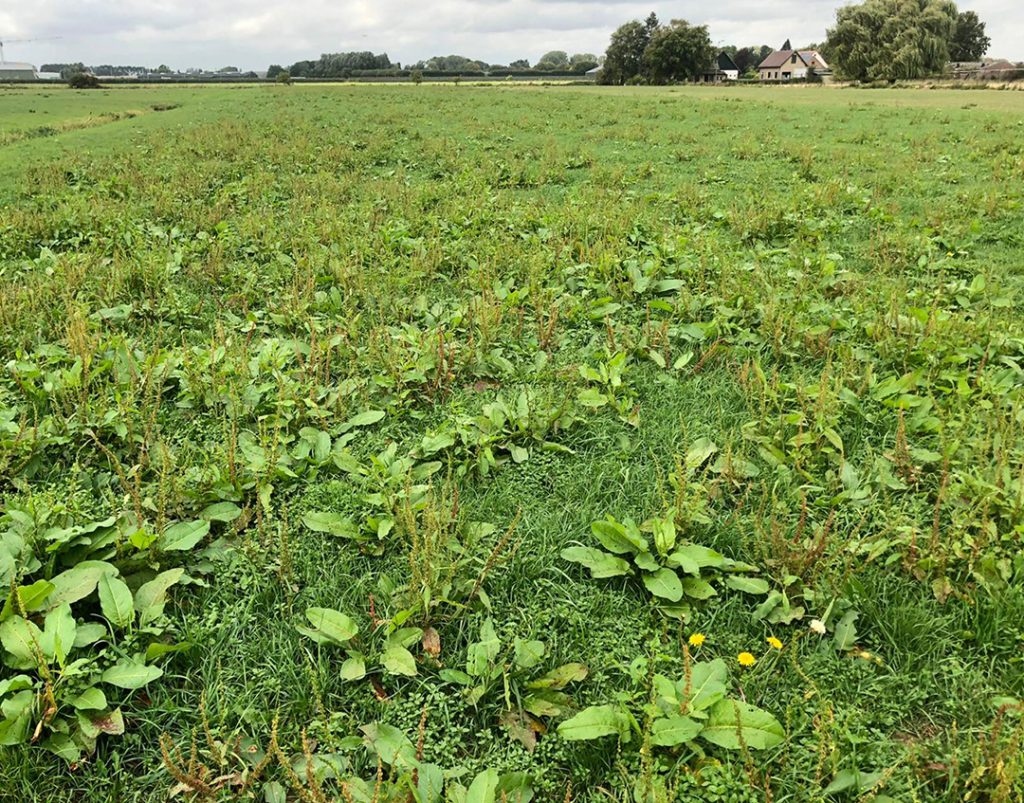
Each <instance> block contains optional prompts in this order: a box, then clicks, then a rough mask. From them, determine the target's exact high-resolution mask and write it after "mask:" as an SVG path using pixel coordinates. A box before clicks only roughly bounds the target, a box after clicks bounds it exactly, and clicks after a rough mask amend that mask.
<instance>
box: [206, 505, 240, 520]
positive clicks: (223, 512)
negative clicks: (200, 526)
mask: <svg viewBox="0 0 1024 803" xmlns="http://www.w3.org/2000/svg"><path fill="white" fill-rule="evenodd" d="M241 515H242V508H240V507H239V506H238V505H236V504H235V503H234V502H215V503H214V504H212V505H209V506H207V507H206V508H204V509H203V511H202V512H201V513H200V514H199V518H201V519H203V521H219V522H222V523H223V524H229V523H231V522H233V521H234V520H235V519H237V518H238V517H239V516H241Z"/></svg>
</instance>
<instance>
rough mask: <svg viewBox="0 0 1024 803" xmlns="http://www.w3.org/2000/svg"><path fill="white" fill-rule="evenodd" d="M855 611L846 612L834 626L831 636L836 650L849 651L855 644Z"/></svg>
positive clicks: (856, 615)
mask: <svg viewBox="0 0 1024 803" xmlns="http://www.w3.org/2000/svg"><path fill="white" fill-rule="evenodd" d="M859 616H860V614H859V613H857V611H847V612H846V613H845V614H844V615H843V618H842V619H840V620H839V622H838V623H837V624H836V632H835V633H834V634H833V635H832V643H833V644H834V645H835V648H836V649H837V650H849V649H852V648H853V646H854V645H855V644H856V643H857V625H856V621H857V618H858V617H859Z"/></svg>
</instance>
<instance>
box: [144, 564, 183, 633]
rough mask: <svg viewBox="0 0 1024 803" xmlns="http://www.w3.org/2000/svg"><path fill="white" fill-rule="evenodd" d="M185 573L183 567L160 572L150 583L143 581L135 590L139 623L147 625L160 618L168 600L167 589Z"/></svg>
mask: <svg viewBox="0 0 1024 803" xmlns="http://www.w3.org/2000/svg"><path fill="white" fill-rule="evenodd" d="M184 575H185V570H184V569H182V568H177V569H168V570H167V571H165V572H160V574H158V575H157V576H156V577H154V578H153V579H152V580H150V581H149V582H148V583H143V584H142V585H141V586H139V588H138V590H137V591H136V592H135V610H136V611H138V614H139V625H140V626H145V625H148V624H149V623H150V622H153V621H155V620H157V619H159V618H160V616H161V615H162V614H163V612H164V603H165V602H166V601H167V590H168V589H169V588H170V587H171V586H173V585H174V584H175V583H177V582H178V581H179V580H180V579H181V578H182V577H184Z"/></svg>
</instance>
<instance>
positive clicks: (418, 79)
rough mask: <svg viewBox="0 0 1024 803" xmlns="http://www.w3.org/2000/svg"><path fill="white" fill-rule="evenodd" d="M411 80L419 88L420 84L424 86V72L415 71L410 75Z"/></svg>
mask: <svg viewBox="0 0 1024 803" xmlns="http://www.w3.org/2000/svg"><path fill="white" fill-rule="evenodd" d="M409 78H410V80H411V81H412V82H413V83H414V84H416V85H417V86H418V85H419V84H422V83H423V70H413V71H412V72H411V73H409Z"/></svg>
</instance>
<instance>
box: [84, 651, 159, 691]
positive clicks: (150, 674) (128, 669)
mask: <svg viewBox="0 0 1024 803" xmlns="http://www.w3.org/2000/svg"><path fill="white" fill-rule="evenodd" d="M163 673H164V671H163V670H162V669H161V668H160V667H158V666H146V665H145V664H142V663H139V662H138V661H134V660H132V659H130V658H124V659H122V660H120V661H118V662H117V663H116V664H114V665H113V666H112V667H110V668H109V669H107V671H106V672H104V673H103V675H102V676H101V677H100V680H102V681H103V682H104V683H109V684H110V685H111V686H117V687H118V688H119V689H129V690H130V689H141V688H142V687H143V686H145V685H146V684H147V683H150V682H152V681H154V680H156V679H157V678H158V677H160V676H161V675H163Z"/></svg>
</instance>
